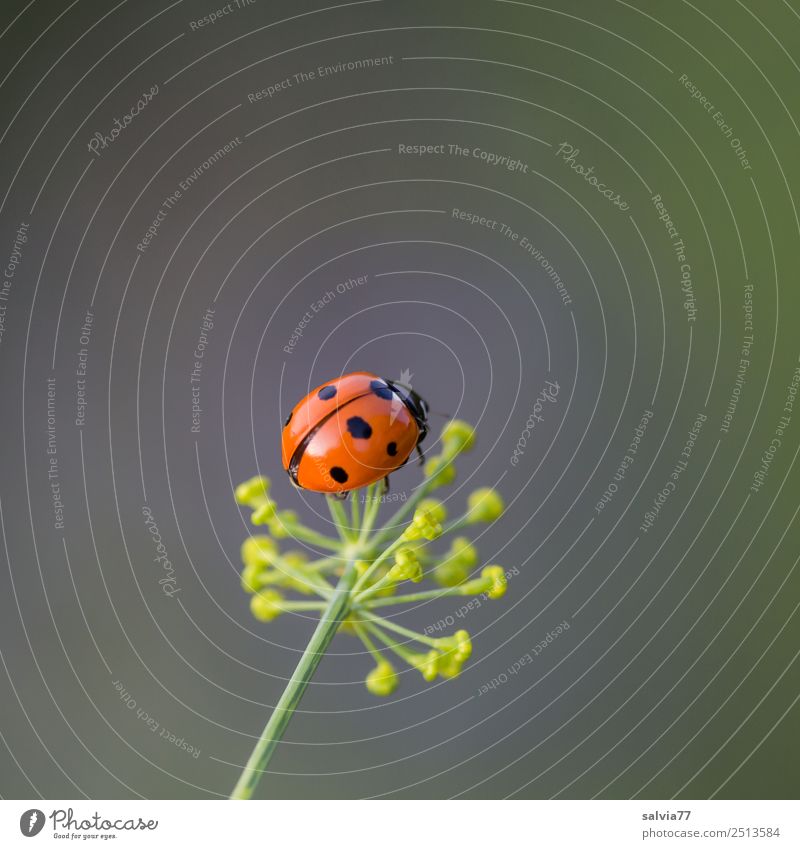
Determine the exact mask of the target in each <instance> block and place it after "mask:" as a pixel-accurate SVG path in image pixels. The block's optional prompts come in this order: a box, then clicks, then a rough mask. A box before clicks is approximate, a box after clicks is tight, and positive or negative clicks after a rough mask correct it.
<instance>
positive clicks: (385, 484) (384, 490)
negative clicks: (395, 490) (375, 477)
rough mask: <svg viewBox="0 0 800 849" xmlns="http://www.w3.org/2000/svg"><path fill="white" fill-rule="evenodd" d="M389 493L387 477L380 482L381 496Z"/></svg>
mask: <svg viewBox="0 0 800 849" xmlns="http://www.w3.org/2000/svg"><path fill="white" fill-rule="evenodd" d="M388 492H389V475H386V477H385V478H384V479H383V480H382V481H381V495H386V494H387V493H388Z"/></svg>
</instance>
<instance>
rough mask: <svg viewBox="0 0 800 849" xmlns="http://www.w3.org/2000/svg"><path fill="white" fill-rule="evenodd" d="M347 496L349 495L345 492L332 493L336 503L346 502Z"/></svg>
mask: <svg viewBox="0 0 800 849" xmlns="http://www.w3.org/2000/svg"><path fill="white" fill-rule="evenodd" d="M348 495H349V493H347V492H334V493H333V497H334V498H335V499H336V500H337V501H347V496H348Z"/></svg>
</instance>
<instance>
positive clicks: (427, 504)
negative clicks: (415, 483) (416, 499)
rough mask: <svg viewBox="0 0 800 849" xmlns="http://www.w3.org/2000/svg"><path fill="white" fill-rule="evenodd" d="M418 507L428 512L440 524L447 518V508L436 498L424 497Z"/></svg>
mask: <svg viewBox="0 0 800 849" xmlns="http://www.w3.org/2000/svg"><path fill="white" fill-rule="evenodd" d="M417 509H418V510H423V511H425V512H427V514H428V516H429V517H430V518H431V519H432V520H433V521H434V522H438V523H439V524H441V523H442V522H444V520H445V519H446V518H447V508H446V507H445V506H444V504H442V502H441V501H439V500H438V499H436V498H423V499H422V501H420V503H419V506H418V507H417Z"/></svg>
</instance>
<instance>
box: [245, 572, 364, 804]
mask: <svg viewBox="0 0 800 849" xmlns="http://www.w3.org/2000/svg"><path fill="white" fill-rule="evenodd" d="M355 577H356V572H355V562H354V561H353V560H350V561H349V562H348V564H347V566H346V567H345V571H344V574H343V575H342V577H341V578H340V580H339V583H338V584H337V585H336V589H335V590H334V592H333V596H332V597H331V600H330V601H329V602H328V605H327V607H326V608H325V610H324V611H323V612H322V615H321V616H320V620H319V623H318V624H317V627H316V630H315V631H314V633H313V635H312V636H311V639H310V640H309V643H308V646H306V650H305V651H304V652H303V655H302V657H301V658H300V661H299V663H298V664H297V668H296V669H295V671H294V673H293V674H292V677H291V678H290V679H289V683H288V684H287V685H286V689H285V690H284V691H283V695H282V696H281V697H280V699H279V700H278V704H277V705H275V710H274V711H273V712H272V716H270V718H269V722H267V725H266V727H265V728H264V731H263V732H262V733H261V737H260V738H259V740H258V742H257V743H256V745H255V748H254V749H253V752H252V754H251V755H250V757H249V759H248V761H247V764H246V766H245V768H244V769H243V770H242V774H241V776H239V780H238V781H237V782H236V787H235V788H234V790H233V793H232V794H231V799H250V798H251V797H252V795H253V792H254V791H255V789H256V787H257V786H258V782H259V780H260V779H261V776H262V775H263V773H264V772H265V771H266V769H267V766H268V765H269V762H270V759H271V758H272V755H273V753H274V751H275V748H276V747H277V745H278V743H279V742H280V740H281V738H282V737H283V734H284V732H285V731H286V726H287V725H288V724H289V722H290V720H291V718H292V715H293V714H294V712H295V710H296V708H297V705H298V703H299V702H300V699H301V698H302V697H303V693H305V691H306V687H307V686H308V683H309V681H310V680H311V678H312V677H313V675H314V673H315V672H316V670H317V667H318V666H319V663H320V661H321V660H322V656H323V655H324V654H325V651H326V649H327V648H328V646H329V645H330V644H331V641H332V640H333V638H334V636H335V635H336V632H337V631H338V630H339V626H340V625H341V623H342V620H343V619H344V618H345V617H346V616H347V614H348V613H349V611H350V601H351V596H350V591H351V589H352V586H353V583H354V581H355Z"/></svg>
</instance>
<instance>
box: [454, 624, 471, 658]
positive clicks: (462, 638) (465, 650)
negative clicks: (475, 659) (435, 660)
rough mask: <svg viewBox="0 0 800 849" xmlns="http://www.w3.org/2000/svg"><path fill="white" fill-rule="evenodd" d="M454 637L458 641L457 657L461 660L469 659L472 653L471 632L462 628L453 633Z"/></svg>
mask: <svg viewBox="0 0 800 849" xmlns="http://www.w3.org/2000/svg"><path fill="white" fill-rule="evenodd" d="M453 639H454V640H455V641H456V657H457V658H458V659H459V660H467V658H469V657H470V655H471V654H472V640H471V639H470V638H469V634H468V633H467V632H466V631H465V630H463V629H462V630H460V631H456V632H455V634H453Z"/></svg>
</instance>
